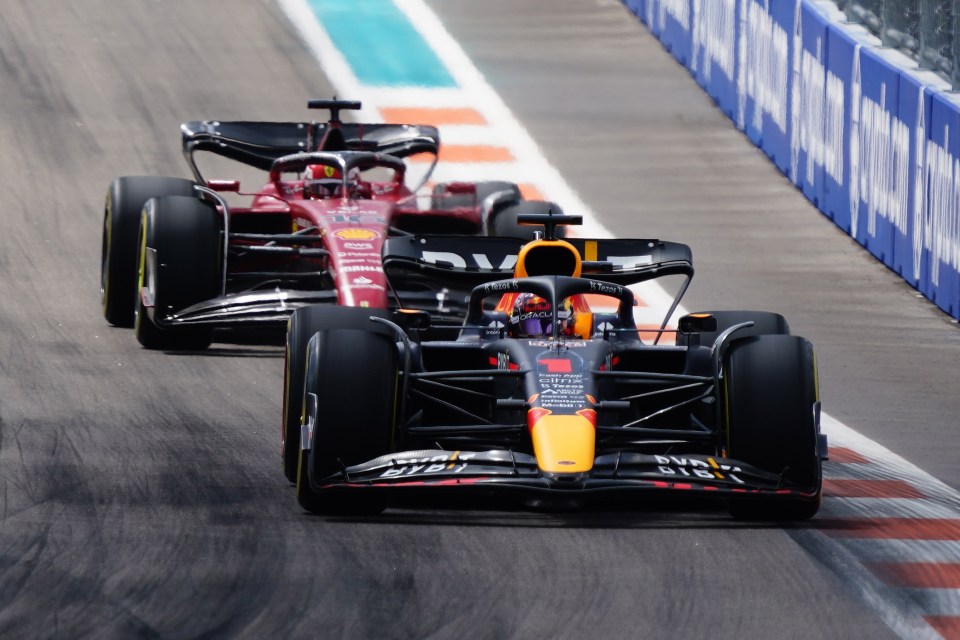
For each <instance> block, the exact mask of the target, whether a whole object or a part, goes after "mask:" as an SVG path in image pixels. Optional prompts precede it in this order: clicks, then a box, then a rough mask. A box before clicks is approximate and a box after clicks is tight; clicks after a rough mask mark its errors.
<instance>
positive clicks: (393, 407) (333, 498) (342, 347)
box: [297, 329, 399, 515]
mask: <svg viewBox="0 0 960 640" xmlns="http://www.w3.org/2000/svg"><path fill="white" fill-rule="evenodd" d="M398 359H399V358H398V355H397V348H396V344H395V342H394V340H393V339H391V338H389V337H387V336H385V335H384V334H383V333H381V332H379V331H369V330H363V329H324V330H322V331H319V332H318V333H317V334H315V335H314V337H313V338H311V340H310V343H309V345H308V358H307V373H306V381H305V385H304V389H305V391H306V392H307V393H315V394H316V395H317V407H318V410H317V415H316V416H313V417H314V418H315V420H316V422H315V426H314V431H313V443H312V447H311V448H310V450H309V451H301V452H300V455H299V465H298V469H297V502H298V503H299V504H300V506H301V507H303V508H304V509H306V510H307V511H309V512H311V513H316V514H364V515H369V514H376V513H379V512H381V511H383V509H384V508H385V507H386V503H385V502H384V501H383V500H382V499H380V498H378V497H376V496H374V495H370V494H364V493H360V492H355V491H349V492H344V493H340V492H329V491H323V490H318V485H319V484H320V483H321V482H322V481H323V479H324V478H327V477H329V476H330V475H332V474H335V473H337V472H338V471H340V470H341V469H343V468H344V467H348V466H351V465H355V464H359V463H362V462H367V461H369V460H373V459H374V458H378V457H380V456H382V455H386V454H388V453H390V452H391V451H392V450H393V443H394V435H395V434H394V431H395V426H396V422H397V415H396V412H397V404H398V403H397V395H398V380H399V376H398V371H399V368H398ZM307 406H308V405H307V402H306V395H305V398H304V414H305V415H306V414H307V411H308V409H307ZM361 491H362V489H361Z"/></svg>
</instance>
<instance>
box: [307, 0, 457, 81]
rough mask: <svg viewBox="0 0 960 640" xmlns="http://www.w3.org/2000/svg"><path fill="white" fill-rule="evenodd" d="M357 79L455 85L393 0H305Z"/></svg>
mask: <svg viewBox="0 0 960 640" xmlns="http://www.w3.org/2000/svg"><path fill="white" fill-rule="evenodd" d="M308 3H309V5H310V9H311V10H312V11H313V13H314V15H315V16H316V17H317V20H318V21H319V22H320V24H321V25H322V26H323V28H324V30H325V31H326V32H327V34H329V36H330V39H331V40H333V44H334V45H335V46H336V47H337V49H339V50H340V53H342V54H343V56H344V58H346V59H347V63H348V64H349V65H350V67H351V68H352V69H353V73H354V75H356V76H357V80H359V81H360V83H361V84H365V85H369V86H385V87H428V88H448V87H456V86H457V82H456V80H454V79H453V76H451V75H450V72H449V71H447V67H446V66H445V65H444V64H443V62H441V61H440V58H438V57H437V55H436V54H435V53H434V52H433V49H431V48H430V46H429V45H428V44H427V43H426V42H425V41H424V39H423V37H422V36H421V35H420V33H419V32H418V31H417V30H416V29H414V28H413V25H412V24H410V21H409V20H408V19H407V16H406V15H404V13H403V12H402V11H400V10H399V9H398V8H397V6H396V5H395V4H394V3H393V0H308Z"/></svg>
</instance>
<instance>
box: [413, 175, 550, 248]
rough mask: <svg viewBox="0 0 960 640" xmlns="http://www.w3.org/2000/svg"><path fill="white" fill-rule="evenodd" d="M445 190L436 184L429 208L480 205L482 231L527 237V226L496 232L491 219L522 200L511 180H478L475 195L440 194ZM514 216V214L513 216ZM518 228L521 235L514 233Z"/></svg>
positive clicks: (489, 234)
mask: <svg viewBox="0 0 960 640" xmlns="http://www.w3.org/2000/svg"><path fill="white" fill-rule="evenodd" d="M444 191H445V185H443V184H438V185H436V186H435V187H434V188H433V197H432V198H431V205H430V206H431V208H433V209H455V208H457V207H480V212H481V213H482V214H483V217H484V218H483V232H484V234H486V235H488V236H497V235H507V236H509V237H513V238H523V239H527V235H526V232H527V228H526V227H523V228H522V229H521V228H520V225H515V226H516V228H513V227H511V228H509V229H505V230H507V231H509V233H506V234H498V233H497V229H496V228H495V226H494V224H493V221H494V220H495V219H496V218H497V216H498V215H499V213H500V212H501V211H503V210H505V209H509V208H510V207H511V206H513V205H515V204H517V203H518V202H522V201H523V194H521V193H520V187H518V186H517V185H516V184H514V183H513V182H506V181H502V180H490V181H487V182H478V183H477V188H476V196H473V195H471V194H468V193H465V194H456V195H442V194H443V193H444ZM491 196H496V197H494V198H493V199H490V200H488V198H491ZM514 218H515V216H514ZM518 229H519V230H520V231H522V232H523V234H521V235H516V233H517V232H518ZM529 236H530V237H531V238H532V237H533V231H532V228H531V231H530V233H529Z"/></svg>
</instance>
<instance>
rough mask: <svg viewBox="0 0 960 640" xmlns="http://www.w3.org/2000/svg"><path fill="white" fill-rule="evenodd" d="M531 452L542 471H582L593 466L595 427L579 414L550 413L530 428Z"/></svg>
mask: <svg viewBox="0 0 960 640" xmlns="http://www.w3.org/2000/svg"><path fill="white" fill-rule="evenodd" d="M530 434H531V436H532V438H533V452H534V455H536V457H537V464H538V465H539V466H540V470H541V471H543V472H545V473H582V472H584V471H590V469H592V468H593V458H594V453H595V445H596V428H595V427H594V425H593V423H592V422H590V420H588V419H587V418H586V417H584V416H582V415H555V414H549V415H544V416H541V417H539V419H537V420H536V421H535V422H534V423H533V424H532V425H531V427H530Z"/></svg>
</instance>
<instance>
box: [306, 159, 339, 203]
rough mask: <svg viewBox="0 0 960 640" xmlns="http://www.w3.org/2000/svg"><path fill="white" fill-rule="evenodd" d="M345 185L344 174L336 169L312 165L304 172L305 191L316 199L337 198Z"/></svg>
mask: <svg viewBox="0 0 960 640" xmlns="http://www.w3.org/2000/svg"><path fill="white" fill-rule="evenodd" d="M342 185H343V174H342V173H340V170H339V169H337V168H336V167H330V166H327V165H324V164H311V165H307V168H306V169H305V170H304V172H303V189H304V190H305V191H306V192H307V194H308V195H311V196H314V197H316V198H329V197H332V196H336V195H337V194H338V193H339V192H340V187H341V186H342Z"/></svg>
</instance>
